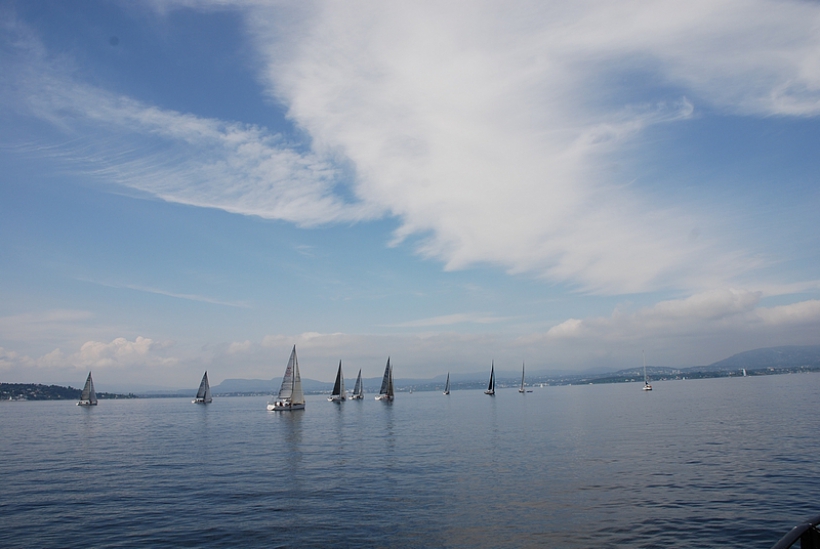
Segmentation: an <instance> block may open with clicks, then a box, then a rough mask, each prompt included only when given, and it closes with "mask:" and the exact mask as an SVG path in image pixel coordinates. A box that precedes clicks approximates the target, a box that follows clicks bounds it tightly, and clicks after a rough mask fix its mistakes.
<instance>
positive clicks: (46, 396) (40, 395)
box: [0, 383, 135, 400]
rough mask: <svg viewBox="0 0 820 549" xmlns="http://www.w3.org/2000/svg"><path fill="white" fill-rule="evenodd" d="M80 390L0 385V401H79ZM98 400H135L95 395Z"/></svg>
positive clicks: (28, 385)
mask: <svg viewBox="0 0 820 549" xmlns="http://www.w3.org/2000/svg"><path fill="white" fill-rule="evenodd" d="M81 394H82V390H80V389H75V388H74V387H61V386H59V385H41V384H39V383H0V400H79V399H80V395H81ZM97 398H99V399H100V400H104V399H112V398H135V396H134V395H132V394H128V395H120V394H117V393H97Z"/></svg>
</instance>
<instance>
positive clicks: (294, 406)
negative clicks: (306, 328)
mask: <svg viewBox="0 0 820 549" xmlns="http://www.w3.org/2000/svg"><path fill="white" fill-rule="evenodd" d="M304 409H305V393H303V392H302V377H301V376H300V375H299V360H298V359H297V358H296V345H294V346H293V351H291V352H290V360H288V367H287V368H285V377H283V378H282V386H281V387H280V388H279V395H277V397H276V400H275V401H274V402H273V403H270V402H269V403H268V411H272V412H286V411H288V412H289V411H291V410H304Z"/></svg>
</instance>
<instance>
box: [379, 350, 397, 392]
mask: <svg viewBox="0 0 820 549" xmlns="http://www.w3.org/2000/svg"><path fill="white" fill-rule="evenodd" d="M393 393H394V391H393V368H391V367H390V357H387V366H385V367H384V377H383V378H382V386H381V388H380V389H379V394H378V395H377V396H376V400H384V401H387V402H393Z"/></svg>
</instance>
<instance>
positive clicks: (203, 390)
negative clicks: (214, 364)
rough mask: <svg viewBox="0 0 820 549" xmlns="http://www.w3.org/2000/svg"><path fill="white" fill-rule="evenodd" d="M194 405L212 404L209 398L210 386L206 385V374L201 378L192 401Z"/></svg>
mask: <svg viewBox="0 0 820 549" xmlns="http://www.w3.org/2000/svg"><path fill="white" fill-rule="evenodd" d="M192 402H193V403H194V404H208V403H210V402H213V399H212V398H211V385H210V384H209V383H208V372H207V371H206V372H205V374H204V375H203V376H202V381H201V382H200V384H199V390H198V391H197V392H196V398H195V399H194V400H192Z"/></svg>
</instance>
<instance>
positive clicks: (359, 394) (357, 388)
mask: <svg viewBox="0 0 820 549" xmlns="http://www.w3.org/2000/svg"><path fill="white" fill-rule="evenodd" d="M350 398H351V399H353V400H359V399H362V398H364V387H362V369H361V368H359V377H357V378H356V385H354V386H353V395H352V396H351V397H350Z"/></svg>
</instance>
